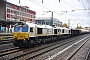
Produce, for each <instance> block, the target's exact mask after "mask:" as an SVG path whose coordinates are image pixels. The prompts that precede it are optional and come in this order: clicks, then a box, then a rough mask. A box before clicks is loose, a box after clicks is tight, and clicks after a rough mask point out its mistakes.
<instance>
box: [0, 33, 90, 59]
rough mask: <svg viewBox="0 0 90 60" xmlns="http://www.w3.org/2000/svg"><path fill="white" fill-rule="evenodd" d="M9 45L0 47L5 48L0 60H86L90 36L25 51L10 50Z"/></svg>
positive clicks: (77, 37) (0, 53) (15, 48)
mask: <svg viewBox="0 0 90 60" xmlns="http://www.w3.org/2000/svg"><path fill="white" fill-rule="evenodd" d="M11 45H12V44H11V43H7V44H1V45H0V46H1V47H3V46H4V47H7V48H5V49H4V47H3V49H0V50H1V51H0V60H3V59H7V60H9V59H11V60H13V59H15V60H22V59H24V60H26V59H27V60H87V59H88V56H89V51H90V34H85V35H80V36H76V37H72V38H68V39H63V40H60V41H56V42H53V43H48V44H44V45H40V46H35V47H33V48H26V49H21V48H18V47H14V46H13V48H12V46H11ZM10 46H11V48H10ZM89 60H90V59H89Z"/></svg>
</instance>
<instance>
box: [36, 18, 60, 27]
mask: <svg viewBox="0 0 90 60" xmlns="http://www.w3.org/2000/svg"><path fill="white" fill-rule="evenodd" d="M36 24H41V25H50V26H52V25H54V26H59V27H61V26H62V22H61V21H59V20H58V19H56V18H53V20H52V18H51V17H37V18H36Z"/></svg>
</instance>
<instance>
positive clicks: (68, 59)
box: [66, 38, 89, 60]
mask: <svg viewBox="0 0 90 60" xmlns="http://www.w3.org/2000/svg"><path fill="white" fill-rule="evenodd" d="M88 40H89V38H88V39H87V40H86V41H85V42H83V43H82V45H81V46H80V47H79V48H78V49H76V51H75V52H73V53H72V54H71V55H70V56H69V57H68V58H67V59H66V60H71V59H72V58H73V56H75V54H76V53H78V51H79V50H80V49H81V48H82V47H83V46H84V44H85V43H86V42H87V41H88ZM87 56H88V55H87Z"/></svg>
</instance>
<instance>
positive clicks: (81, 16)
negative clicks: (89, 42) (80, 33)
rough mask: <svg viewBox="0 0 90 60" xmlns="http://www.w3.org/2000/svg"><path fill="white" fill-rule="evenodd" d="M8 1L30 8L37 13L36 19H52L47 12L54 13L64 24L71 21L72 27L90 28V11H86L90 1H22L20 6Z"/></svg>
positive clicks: (17, 1) (17, 2)
mask: <svg viewBox="0 0 90 60" xmlns="http://www.w3.org/2000/svg"><path fill="white" fill-rule="evenodd" d="M7 1H8V2H10V3H13V4H16V5H21V6H28V7H29V8H30V10H33V11H36V17H51V12H48V13H47V12H45V11H53V12H54V13H53V17H54V18H56V19H58V20H60V21H61V22H63V23H68V20H69V19H70V26H71V27H76V26H77V24H78V25H80V26H82V27H86V26H90V14H88V13H89V12H90V10H86V9H88V8H89V7H90V1H89V0H60V2H59V0H43V3H42V0H20V4H19V0H7ZM84 9H85V10H84ZM43 11H44V12H43ZM66 11H67V13H66Z"/></svg>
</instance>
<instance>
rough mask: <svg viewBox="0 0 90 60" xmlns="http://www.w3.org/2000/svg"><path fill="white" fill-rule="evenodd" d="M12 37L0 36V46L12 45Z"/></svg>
mask: <svg viewBox="0 0 90 60" xmlns="http://www.w3.org/2000/svg"><path fill="white" fill-rule="evenodd" d="M12 39H13V37H12V36H0V45H2V44H8V43H12Z"/></svg>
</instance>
